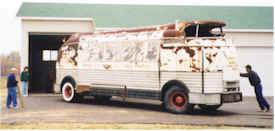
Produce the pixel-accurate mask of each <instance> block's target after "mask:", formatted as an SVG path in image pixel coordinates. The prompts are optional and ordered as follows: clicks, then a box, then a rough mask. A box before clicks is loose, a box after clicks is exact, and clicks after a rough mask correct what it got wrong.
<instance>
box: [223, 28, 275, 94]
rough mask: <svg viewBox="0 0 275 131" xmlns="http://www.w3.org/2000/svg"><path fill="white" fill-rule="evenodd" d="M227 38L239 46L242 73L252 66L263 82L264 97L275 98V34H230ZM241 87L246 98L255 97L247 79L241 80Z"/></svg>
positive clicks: (227, 34)
mask: <svg viewBox="0 0 275 131" xmlns="http://www.w3.org/2000/svg"><path fill="white" fill-rule="evenodd" d="M226 36H227V37H229V38H232V40H233V42H234V44H235V45H236V46H237V51H238V55H239V68H240V71H241V72H245V65H247V64H250V65H251V66H252V68H253V69H254V70H255V71H256V72H257V73H258V74H259V76H260V78H261V80H262V84H263V94H264V96H274V94H273V87H274V82H273V80H274V76H273V71H274V69H273V67H274V65H273V33H272V32H228V33H226ZM240 86H241V91H242V92H243V95H244V96H255V93H254V88H253V87H251V86H250V84H249V81H248V79H247V78H241V81H240Z"/></svg>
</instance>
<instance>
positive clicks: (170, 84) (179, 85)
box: [160, 80, 189, 101]
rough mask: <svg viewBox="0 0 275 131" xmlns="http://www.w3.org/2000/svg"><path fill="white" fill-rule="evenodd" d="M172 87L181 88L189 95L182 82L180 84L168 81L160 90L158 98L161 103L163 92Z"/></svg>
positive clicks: (175, 81) (176, 81)
mask: <svg viewBox="0 0 275 131" xmlns="http://www.w3.org/2000/svg"><path fill="white" fill-rule="evenodd" d="M173 85H177V86H178V87H180V88H183V89H184V91H186V92H187V93H189V89H188V88H187V86H186V85H185V84H184V83H183V82H181V81H179V80H171V81H168V82H167V83H165V84H164V85H163V87H162V89H161V98H160V100H161V101H163V98H164V95H165V92H166V91H167V90H168V89H169V88H170V87H171V86H173Z"/></svg>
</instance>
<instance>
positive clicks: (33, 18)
mask: <svg viewBox="0 0 275 131" xmlns="http://www.w3.org/2000/svg"><path fill="white" fill-rule="evenodd" d="M18 17H19V18H20V19H21V20H57V21H94V20H93V18H90V17H34V16H18Z"/></svg>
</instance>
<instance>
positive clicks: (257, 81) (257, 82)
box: [240, 65, 271, 112]
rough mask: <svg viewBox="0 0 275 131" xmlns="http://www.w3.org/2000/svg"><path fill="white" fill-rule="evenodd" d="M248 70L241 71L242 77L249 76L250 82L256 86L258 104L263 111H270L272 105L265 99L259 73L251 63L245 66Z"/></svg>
mask: <svg viewBox="0 0 275 131" xmlns="http://www.w3.org/2000/svg"><path fill="white" fill-rule="evenodd" d="M245 69H246V72H247V73H241V74H240V76H241V77H248V80H249V82H250V84H251V85H252V86H253V87H254V90H255V94H256V98H257V101H258V104H259V106H260V108H261V110H260V111H261V112H269V111H270V109H271V107H270V105H269V104H268V102H267V101H266V100H265V98H264V97H263V93H262V88H263V86H262V84H261V79H260V77H259V76H258V74H257V73H256V72H255V71H253V70H252V67H251V65H246V66H245Z"/></svg>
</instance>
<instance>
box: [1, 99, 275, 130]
mask: <svg viewBox="0 0 275 131" xmlns="http://www.w3.org/2000/svg"><path fill="white" fill-rule="evenodd" d="M268 101H269V103H270V104H272V106H273V97H268ZM24 102H25V108H24V109H6V108H2V109H1V118H0V120H1V122H3V123H8V124H12V123H35V122H48V123H58V122H60V123H66V122H77V123H78V122H81V123H120V124H123V123H136V124H139V123H142V124H144V123H150V124H162V123H165V124H184V125H209V126H243V127H268V128H273V111H271V112H266V113H262V112H257V110H258V105H257V103H256V98H255V97H245V98H244V100H243V102H240V103H234V104H224V105H223V106H222V107H221V108H220V109H219V110H218V111H216V112H206V111H202V110H200V109H199V108H198V107H196V109H195V110H194V112H193V113H192V114H180V115H177V114H171V113H168V112H166V111H165V109H163V108H162V107H161V102H159V101H153V100H141V99H126V101H125V102H123V101H122V99H121V98H112V100H111V101H107V102H98V101H95V100H94V99H86V100H84V101H82V102H81V103H66V102H64V101H63V100H62V97H61V96H60V95H53V94H32V95H30V96H28V97H24Z"/></svg>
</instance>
